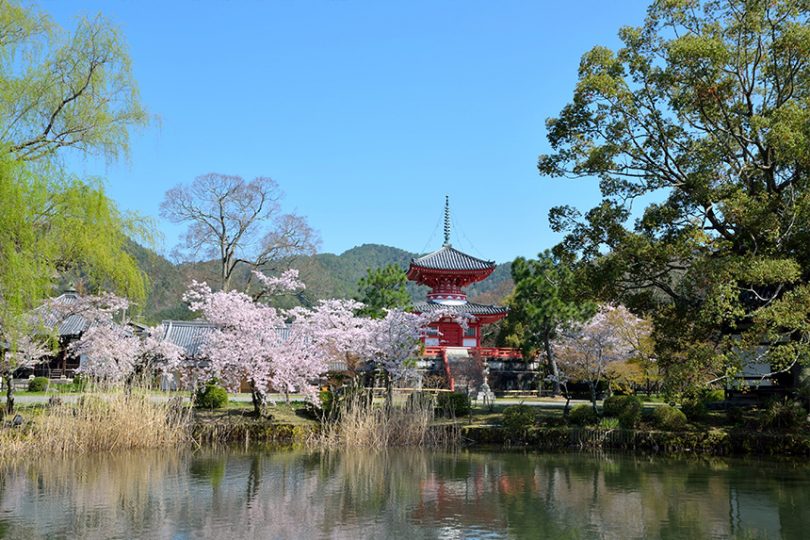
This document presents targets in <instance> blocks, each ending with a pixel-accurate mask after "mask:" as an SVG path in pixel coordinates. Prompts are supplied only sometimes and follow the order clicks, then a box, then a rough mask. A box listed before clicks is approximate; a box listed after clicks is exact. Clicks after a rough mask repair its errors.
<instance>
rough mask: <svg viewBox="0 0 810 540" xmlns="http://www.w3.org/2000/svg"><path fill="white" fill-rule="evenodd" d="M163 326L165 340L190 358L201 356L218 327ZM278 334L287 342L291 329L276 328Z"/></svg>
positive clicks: (175, 323) (189, 323)
mask: <svg viewBox="0 0 810 540" xmlns="http://www.w3.org/2000/svg"><path fill="white" fill-rule="evenodd" d="M162 326H163V339H165V340H167V341H169V342H170V343H174V344H175V345H177V346H178V347H182V348H183V350H185V352H186V355H187V356H189V357H195V356H197V355H199V354H200V350H201V349H202V346H203V344H204V343H205V339H206V338H207V337H208V334H210V333H211V332H213V331H214V330H215V329H216V325H214V324H212V323H209V322H207V321H163V323H162ZM276 334H277V335H279V336H280V337H281V339H283V340H287V339H289V337H290V328H289V327H288V326H285V327H284V328H276Z"/></svg>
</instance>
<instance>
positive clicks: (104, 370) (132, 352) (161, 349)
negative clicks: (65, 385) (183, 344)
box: [43, 293, 182, 388]
mask: <svg viewBox="0 0 810 540" xmlns="http://www.w3.org/2000/svg"><path fill="white" fill-rule="evenodd" d="M128 308H129V302H128V301H127V299H125V298H121V297H119V296H117V295H115V294H112V293H103V294H100V295H89V296H81V297H78V298H76V299H75V300H74V301H73V302H70V303H64V302H57V301H51V303H50V305H48V309H46V310H45V311H44V312H43V313H46V314H47V315H46V317H45V319H47V320H49V322H50V323H51V324H52V325H53V326H56V325H57V324H59V322H60V321H62V320H64V319H66V318H68V317H71V316H79V317H81V318H82V319H84V321H85V330H84V332H83V333H82V336H81V337H80V338H79V339H78V340H76V341H74V342H73V343H71V344H70V345H69V346H68V351H67V352H68V354H71V355H73V356H79V357H84V358H83V360H84V361H83V363H82V365H81V367H80V368H79V372H80V373H86V374H87V375H89V376H91V377H94V378H96V379H100V380H105V381H108V382H113V383H118V382H125V383H126V385H127V388H130V387H131V385H132V383H133V382H134V380H135V378H136V377H137V376H143V375H151V374H153V373H155V372H159V373H162V374H165V375H170V376H173V374H174V371H175V370H176V369H177V367H178V365H179V363H180V358H181V355H182V349H181V348H180V347H178V346H177V345H174V344H173V343H170V342H167V341H164V340H162V339H161V338H160V330H159V329H158V328H148V329H147V330H146V332H145V334H146V335H145V336H144V337H141V336H138V335H136V334H135V333H134V331H133V329H132V327H130V326H129V325H128V324H126V323H127V319H126V312H127V310H128Z"/></svg>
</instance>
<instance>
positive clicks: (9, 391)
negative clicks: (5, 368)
mask: <svg viewBox="0 0 810 540" xmlns="http://www.w3.org/2000/svg"><path fill="white" fill-rule="evenodd" d="M3 382H4V383H5V385H6V413H8V414H11V413H13V412H14V374H13V373H12V372H10V371H9V372H6V373H4V374H3Z"/></svg>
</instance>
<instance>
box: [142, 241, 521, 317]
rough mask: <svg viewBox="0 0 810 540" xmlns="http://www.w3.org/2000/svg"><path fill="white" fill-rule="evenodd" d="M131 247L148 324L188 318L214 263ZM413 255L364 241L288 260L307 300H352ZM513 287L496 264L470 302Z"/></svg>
mask: <svg viewBox="0 0 810 540" xmlns="http://www.w3.org/2000/svg"><path fill="white" fill-rule="evenodd" d="M128 250H129V252H130V253H131V254H132V255H133V256H134V257H135V259H136V260H137V261H138V264H139V265H140V267H141V269H143V271H144V272H145V273H146V274H147V276H149V280H150V282H151V284H150V285H151V286H150V294H149V298H148V300H147V305H146V306H145V309H144V311H143V316H144V318H145V319H147V320H148V321H150V322H158V321H160V320H162V319H184V318H188V317H190V316H191V314H190V313H189V312H188V311H187V310H186V309H185V307H184V305H183V302H182V300H181V298H182V295H183V291H185V288H186V285H187V284H188V283H189V282H190V281H191V280H192V279H196V280H198V281H205V280H208V281H211V282H215V281H216V279H215V276H216V275H217V273H216V264H215V263H213V262H198V263H183V264H174V263H172V262H171V261H169V260H167V259H166V258H164V257H162V256H160V255H158V254H157V253H155V252H154V251H152V250H150V249H148V248H145V247H142V246H139V245H137V244H131V245H130V246H129V247H128ZM415 256H416V254H414V253H409V252H407V251H404V250H402V249H398V248H395V247H390V246H383V245H379V244H363V245H361V246H357V247H354V248H352V249H350V250H348V251H345V252H343V253H341V254H340V255H335V254H333V253H319V254H317V255H312V256H306V257H298V258H296V259H294V260H293V261H292V262H291V263H290V264H291V266H293V267H294V268H298V270H299V272H300V275H301V278H302V279H303V280H304V282H305V283H306V286H307V287H306V291H305V297H306V300H308V301H315V300H318V299H321V298H352V297H353V296H354V295H355V294H356V293H357V282H358V281H359V280H360V278H361V277H363V276H364V275H365V274H366V270H367V269H369V268H379V267H381V266H385V265H388V264H396V265H398V266H400V267H402V268H403V269H406V268H407V267H408V263H409V262H410V260H411V258H413V257H415ZM244 277H245V276H243V279H244ZM409 290H410V291H411V295H412V296H413V298H414V300H422V299H424V296H425V293H426V289H425V288H424V287H416V286H412V285H411V284H409ZM511 290H512V280H511V276H510V264H509V263H505V264H500V265H498V267H497V268H496V269H495V271H494V272H493V273H492V275H491V276H490V277H489V278H488V279H486V280H485V281H483V282H481V283H476V284H474V285H472V286H470V287H468V289H467V291H468V293H469V295H470V299H471V300H473V301H477V302H482V303H499V302H503V300H504V298H505V297H506V295H507V294H509V292H510V291H511Z"/></svg>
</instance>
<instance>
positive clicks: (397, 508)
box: [0, 450, 810, 540]
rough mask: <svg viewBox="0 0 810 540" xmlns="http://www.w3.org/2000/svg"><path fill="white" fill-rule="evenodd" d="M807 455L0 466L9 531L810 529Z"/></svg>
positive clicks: (739, 533)
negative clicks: (801, 458) (789, 458)
mask: <svg viewBox="0 0 810 540" xmlns="http://www.w3.org/2000/svg"><path fill="white" fill-rule="evenodd" d="M808 473H810V467H808V466H806V465H804V464H803V463H799V462H795V461H794V462H776V461H761V460H677V459H661V458H641V457H628V456H591V455H582V454H562V455H560V454H534V453H526V454H524V453H506V452H460V453H442V452H422V451H401V450H400V451H388V452H386V453H373V452H360V451H355V452H347V453H332V454H318V453H307V452H301V451H275V452H270V451H234V450H231V451H222V452H202V453H190V452H187V453H173V452H148V453H126V454H114V455H102V456H93V457H87V458H81V459H78V458H77V459H69V460H43V461H41V462H37V463H33V464H27V465H21V466H17V467H13V468H6V469H3V470H0V538H25V539H29V538H76V537H80V538H176V539H185V538H229V539H236V538H302V539H304V538H306V539H308V538H408V539H410V540H415V539H421V538H555V539H565V538H583V539H588V538H622V539H624V538H665V539H677V538H685V539H686V538H688V539H692V538H808V537H810V504H808V503H810V474H808Z"/></svg>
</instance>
